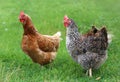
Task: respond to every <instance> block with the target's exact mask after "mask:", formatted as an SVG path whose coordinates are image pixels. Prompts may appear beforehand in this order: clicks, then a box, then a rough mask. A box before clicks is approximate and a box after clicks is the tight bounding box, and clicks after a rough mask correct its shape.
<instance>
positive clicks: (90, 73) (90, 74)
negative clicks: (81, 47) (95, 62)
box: [89, 68, 92, 77]
mask: <svg viewBox="0 0 120 82" xmlns="http://www.w3.org/2000/svg"><path fill="white" fill-rule="evenodd" d="M89 77H92V68H90V69H89Z"/></svg>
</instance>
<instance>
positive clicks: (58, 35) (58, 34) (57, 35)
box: [54, 31, 63, 40]
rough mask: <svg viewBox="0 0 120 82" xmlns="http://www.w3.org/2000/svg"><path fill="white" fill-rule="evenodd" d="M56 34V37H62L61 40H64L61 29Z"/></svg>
mask: <svg viewBox="0 0 120 82" xmlns="http://www.w3.org/2000/svg"><path fill="white" fill-rule="evenodd" d="M54 36H56V37H59V38H60V40H63V39H62V38H61V37H60V36H61V32H60V31H59V32H57V33H56V34H54Z"/></svg>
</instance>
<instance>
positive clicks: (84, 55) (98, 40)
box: [64, 16, 108, 77]
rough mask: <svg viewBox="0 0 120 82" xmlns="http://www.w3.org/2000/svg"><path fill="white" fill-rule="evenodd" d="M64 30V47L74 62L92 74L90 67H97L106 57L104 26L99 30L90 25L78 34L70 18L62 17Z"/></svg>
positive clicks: (105, 32) (106, 41) (106, 45)
mask: <svg viewBox="0 0 120 82" xmlns="http://www.w3.org/2000/svg"><path fill="white" fill-rule="evenodd" d="M64 26H65V27H66V29H67V32H66V47H67V50H68V52H69V54H70V55H71V57H72V58H73V60H75V61H76V62H78V63H79V64H81V66H82V67H83V68H84V69H85V70H87V72H86V73H87V74H89V76H90V77H91V76H92V69H98V68H99V67H100V66H101V65H102V64H103V63H104V62H105V60H106V59H107V48H108V36H107V30H106V28H105V27H102V28H101V29H100V30H98V29H97V28H95V26H93V27H92V29H91V30H90V31H89V32H87V33H86V34H80V33H79V32H78V27H77V25H76V24H75V22H74V21H73V20H72V19H69V18H68V17H67V16H65V17H64Z"/></svg>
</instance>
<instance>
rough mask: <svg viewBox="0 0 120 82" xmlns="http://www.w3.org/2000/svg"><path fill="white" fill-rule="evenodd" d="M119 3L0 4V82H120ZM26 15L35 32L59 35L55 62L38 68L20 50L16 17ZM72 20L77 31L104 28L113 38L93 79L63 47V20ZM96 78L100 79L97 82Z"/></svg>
mask: <svg viewBox="0 0 120 82" xmlns="http://www.w3.org/2000/svg"><path fill="white" fill-rule="evenodd" d="M119 3H120V0H104V1H103V0H18V1H17V0H0V82H94V81H99V82H120V50H119V49H120V31H119V30H120V10H119V9H120V4H119ZM21 10H23V11H24V12H25V13H27V14H29V15H30V16H31V18H32V20H33V23H34V24H35V26H36V27H37V29H38V31H39V32H40V33H42V34H49V35H52V34H54V33H55V32H57V31H61V32H62V38H63V40H62V42H61V45H60V48H59V51H58V54H57V57H56V59H55V61H54V62H53V63H52V64H49V65H46V66H45V67H40V66H39V65H38V64H35V63H33V62H32V60H31V59H30V58H29V57H28V56H27V55H26V54H24V53H23V51H22V50H21V46H20V44H21V38H22V34H23V28H22V25H21V24H20V23H19V21H18V15H19V13H20V11H21ZM66 14H67V15H68V16H69V17H70V18H73V19H74V20H75V22H76V23H77V24H78V26H79V31H80V32H81V33H85V32H86V31H87V30H88V29H90V27H91V25H96V26H97V27H99V28H100V27H101V26H103V25H106V26H107V29H108V31H109V32H110V33H112V34H113V35H114V37H113V41H112V43H111V44H110V46H109V49H108V59H107V61H106V62H105V64H104V65H103V66H102V67H100V69H98V70H94V71H93V77H92V78H89V77H88V76H86V75H85V73H84V70H83V69H82V68H81V67H80V65H78V64H77V63H75V62H74V61H73V60H72V58H71V57H70V56H69V54H68V52H67V50H66V45H65V33H66V29H65V28H64V26H63V16H64V15H66ZM97 77H101V78H100V79H99V80H96V78H97Z"/></svg>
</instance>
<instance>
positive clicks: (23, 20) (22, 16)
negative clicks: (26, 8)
mask: <svg viewBox="0 0 120 82" xmlns="http://www.w3.org/2000/svg"><path fill="white" fill-rule="evenodd" d="M27 19H28V16H27V15H26V14H25V13H24V12H23V11H21V12H20V15H19V21H20V22H21V23H22V24H25V23H26V21H27Z"/></svg>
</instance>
